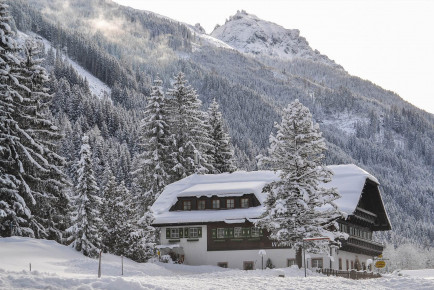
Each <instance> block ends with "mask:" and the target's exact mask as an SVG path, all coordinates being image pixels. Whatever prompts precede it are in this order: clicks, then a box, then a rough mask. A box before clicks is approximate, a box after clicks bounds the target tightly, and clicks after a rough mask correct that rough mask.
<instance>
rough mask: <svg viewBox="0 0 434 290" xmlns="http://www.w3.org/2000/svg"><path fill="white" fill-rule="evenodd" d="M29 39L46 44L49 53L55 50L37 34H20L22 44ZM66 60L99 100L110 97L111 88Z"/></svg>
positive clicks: (75, 63) (71, 61) (76, 64)
mask: <svg viewBox="0 0 434 290" xmlns="http://www.w3.org/2000/svg"><path fill="white" fill-rule="evenodd" d="M29 37H33V38H35V39H36V40H38V41H42V42H43V43H44V46H45V50H46V51H48V50H49V49H50V48H53V46H52V45H51V42H49V41H48V40H46V39H45V38H43V37H41V36H39V35H37V34H35V33H29V34H26V33H24V32H21V31H19V32H18V39H19V41H20V42H24V41H25V40H26V39H28V38H29ZM64 59H65V60H67V62H68V63H69V64H70V65H71V66H72V67H73V68H74V69H75V70H76V71H77V73H78V74H79V75H80V76H81V77H82V78H85V79H86V80H87V82H88V83H89V89H90V91H91V92H92V94H93V95H95V96H97V97H98V98H102V97H104V96H108V97H110V94H111V89H110V88H109V86H107V85H106V84H105V83H104V82H102V81H101V80H100V79H98V78H97V77H95V76H94V75H93V74H91V73H90V72H88V71H87V70H86V69H85V68H83V67H82V66H81V65H79V64H78V63H77V62H75V61H73V60H72V59H70V58H69V57H67V56H65V57H64Z"/></svg>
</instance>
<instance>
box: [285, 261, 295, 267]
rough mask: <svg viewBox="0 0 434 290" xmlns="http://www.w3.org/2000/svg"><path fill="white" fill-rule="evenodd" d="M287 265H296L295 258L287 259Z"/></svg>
mask: <svg viewBox="0 0 434 290" xmlns="http://www.w3.org/2000/svg"><path fill="white" fill-rule="evenodd" d="M287 265H288V267H291V266H294V265H297V261H296V260H295V259H288V263H287Z"/></svg>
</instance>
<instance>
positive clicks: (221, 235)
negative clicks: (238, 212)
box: [217, 229, 225, 239]
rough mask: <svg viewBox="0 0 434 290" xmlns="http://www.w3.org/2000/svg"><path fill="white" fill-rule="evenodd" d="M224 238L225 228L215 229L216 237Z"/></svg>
mask: <svg viewBox="0 0 434 290" xmlns="http://www.w3.org/2000/svg"><path fill="white" fill-rule="evenodd" d="M224 238H225V229H217V239H224Z"/></svg>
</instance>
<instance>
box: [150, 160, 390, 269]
mask: <svg viewBox="0 0 434 290" xmlns="http://www.w3.org/2000/svg"><path fill="white" fill-rule="evenodd" d="M329 168H330V169H331V170H332V171H333V173H334V176H333V178H332V181H331V182H329V183H327V184H324V185H323V186H324V187H335V188H337V190H338V192H339V194H340V195H341V197H340V198H339V199H338V200H336V201H335V203H336V205H337V206H338V209H339V210H340V211H342V212H343V213H344V217H345V218H340V219H339V220H338V223H339V227H340V230H341V231H343V232H346V233H348V235H349V238H348V239H347V240H344V241H341V247H331V248H330V255H327V256H323V255H318V254H310V253H307V255H306V259H305V260H306V266H307V267H309V268H311V267H316V268H331V269H336V270H352V269H358V270H361V269H364V268H366V267H367V261H368V260H369V259H373V257H375V256H378V255H380V254H381V253H382V251H383V245H382V244H381V243H378V242H375V241H373V239H372V235H373V232H375V231H385V230H390V229H391V225H390V222H389V218H388V216H387V214H386V211H385V208H384V205H383V201H382V197H381V193H380V190H379V182H378V180H377V179H376V178H375V177H374V176H372V175H371V174H369V173H368V172H366V171H365V170H363V169H361V168H359V167H357V166H356V165H353V164H348V165H333V166H329ZM278 178H279V173H278V172H277V173H276V172H274V171H251V172H245V171H237V172H233V173H222V174H205V175H197V174H195V175H191V176H189V177H186V178H184V179H182V180H179V181H177V182H174V183H172V184H170V185H168V186H167V187H166V188H165V190H164V191H163V192H162V193H161V195H160V196H159V197H158V199H157V200H156V201H155V203H154V204H153V206H152V210H153V212H154V216H155V221H154V226H156V227H159V228H160V229H161V231H160V234H161V236H160V242H161V245H159V246H158V247H159V249H160V251H161V253H162V254H170V255H171V256H172V258H173V259H175V260H178V261H180V262H183V263H185V264H188V265H216V266H221V267H228V268H238V269H260V268H261V267H262V266H263V265H262V261H263V259H262V258H263V257H264V259H265V261H266V260H268V259H269V260H270V261H271V263H272V264H273V265H274V266H276V267H287V266H292V265H299V266H302V265H304V262H303V260H302V255H301V252H300V251H296V250H295V249H293V248H282V247H279V246H277V244H276V243H275V242H273V241H272V240H270V239H269V238H268V233H267V231H266V230H264V229H261V228H257V227H255V225H254V222H255V220H256V219H257V218H259V217H260V216H261V214H262V213H263V212H264V210H265V207H264V201H265V200H266V194H265V193H263V192H262V189H263V188H264V186H265V185H267V184H268V183H270V182H272V181H274V180H277V179H278ZM261 250H263V251H261Z"/></svg>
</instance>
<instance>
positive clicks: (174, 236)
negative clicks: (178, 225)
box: [170, 229, 179, 239]
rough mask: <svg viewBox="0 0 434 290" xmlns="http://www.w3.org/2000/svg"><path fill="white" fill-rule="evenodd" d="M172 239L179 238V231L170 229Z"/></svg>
mask: <svg viewBox="0 0 434 290" xmlns="http://www.w3.org/2000/svg"><path fill="white" fill-rule="evenodd" d="M170 237H171V238H172V239H173V238H179V229H170Z"/></svg>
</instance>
